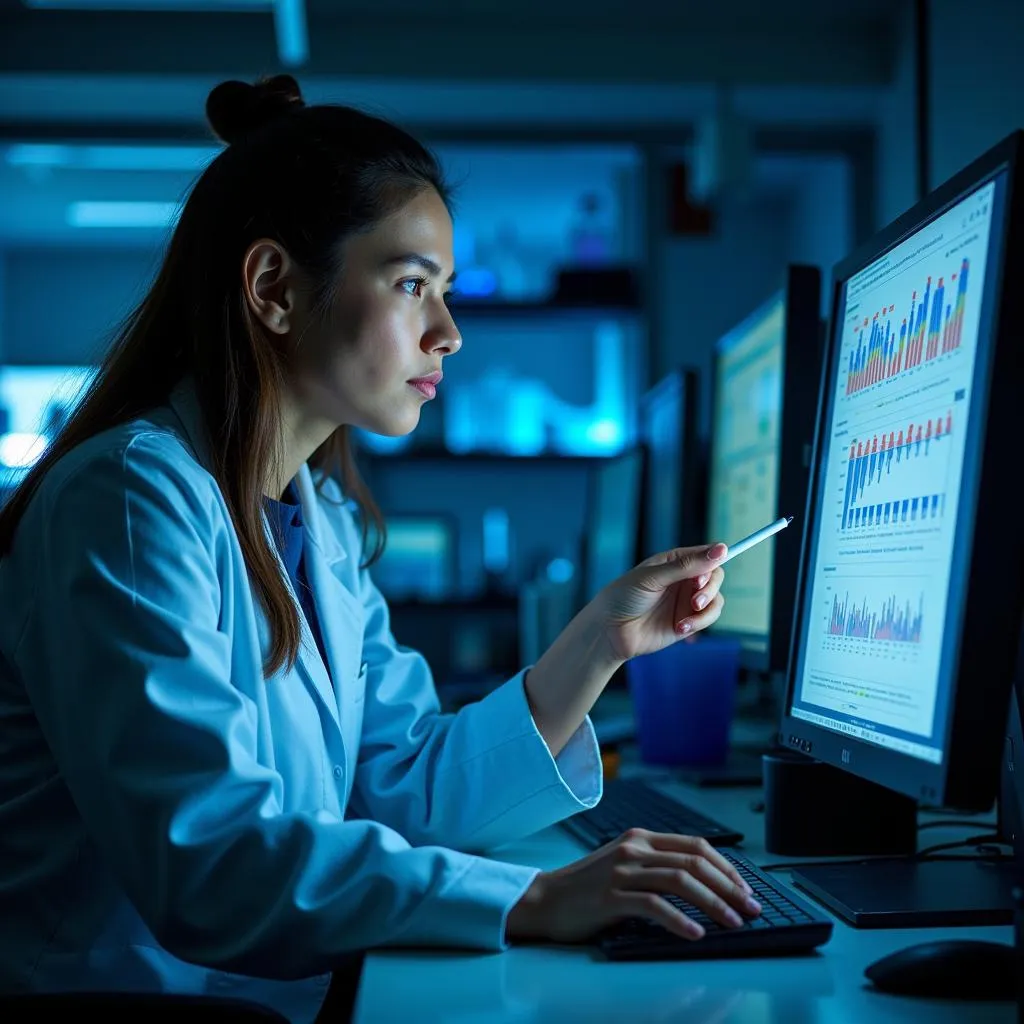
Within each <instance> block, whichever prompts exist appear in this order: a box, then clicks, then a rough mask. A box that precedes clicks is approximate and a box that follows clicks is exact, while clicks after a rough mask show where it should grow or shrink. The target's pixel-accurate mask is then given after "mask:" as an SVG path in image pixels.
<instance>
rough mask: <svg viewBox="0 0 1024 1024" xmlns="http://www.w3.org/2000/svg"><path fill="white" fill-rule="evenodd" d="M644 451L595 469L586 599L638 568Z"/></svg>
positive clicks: (587, 543)
mask: <svg viewBox="0 0 1024 1024" xmlns="http://www.w3.org/2000/svg"><path fill="white" fill-rule="evenodd" d="M642 471H643V451H642V450H641V449H639V448H633V449H630V450H629V451H626V452H623V453H622V454H621V455H616V456H613V457H612V458H610V459H606V460H602V461H601V462H600V463H599V464H598V465H597V466H595V468H594V472H593V476H592V478H591V490H590V499H589V508H588V515H587V524H586V535H585V537H584V543H583V546H584V552H585V558H586V563H585V569H584V589H585V600H587V601H589V600H590V599H591V598H592V597H594V595H595V594H597V592H598V591H599V590H600V589H601V588H602V587H604V586H606V585H607V584H609V583H611V581H612V580H614V579H616V578H617V577H619V576H621V575H622V574H623V573H625V572H628V571H629V570H630V569H632V568H633V566H634V565H636V562H637V546H638V539H639V530H640V522H639V519H640V483H641V474H642Z"/></svg>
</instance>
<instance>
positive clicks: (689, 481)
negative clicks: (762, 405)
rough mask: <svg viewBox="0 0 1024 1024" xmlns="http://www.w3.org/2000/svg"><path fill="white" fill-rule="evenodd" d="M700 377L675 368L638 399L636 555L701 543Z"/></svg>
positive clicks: (688, 369) (694, 372)
mask: <svg viewBox="0 0 1024 1024" xmlns="http://www.w3.org/2000/svg"><path fill="white" fill-rule="evenodd" d="M699 393H700V373H699V372H698V371H697V370H696V369H694V368H689V367H685V368H684V367H680V368H678V369H675V370H673V371H672V372H671V373H668V374H666V375H665V376H664V377H662V378H661V380H659V381H658V382H657V383H656V384H655V385H654V386H653V387H652V388H650V389H649V390H648V391H646V392H645V393H644V394H643V395H642V396H641V397H640V440H641V441H642V443H643V445H644V448H645V451H646V458H645V460H644V470H643V477H644V479H643V498H642V502H641V504H642V513H641V520H642V521H641V531H640V548H641V554H642V555H643V556H644V557H645V558H646V557H647V556H648V555H653V554H656V553H657V552H660V551H668V550H670V549H671V548H674V547H679V546H681V545H687V544H699V543H700V542H701V541H702V540H703V539H704V523H703V520H704V515H703V512H704V488H703V479H702V477H703V469H702V464H703V458H702V453H701V443H700V437H699V434H698V418H697V413H698V405H697V402H698V395H699Z"/></svg>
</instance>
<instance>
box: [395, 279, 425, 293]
mask: <svg viewBox="0 0 1024 1024" xmlns="http://www.w3.org/2000/svg"><path fill="white" fill-rule="evenodd" d="M426 283H427V282H426V281H424V280H423V278H422V277H411V278H409V280H408V281H403V282H402V284H401V287H402V288H403V289H404V291H405V292H406V294H407V295H419V293H420V289H421V288H422V287H423V286H424V285H425V284H426Z"/></svg>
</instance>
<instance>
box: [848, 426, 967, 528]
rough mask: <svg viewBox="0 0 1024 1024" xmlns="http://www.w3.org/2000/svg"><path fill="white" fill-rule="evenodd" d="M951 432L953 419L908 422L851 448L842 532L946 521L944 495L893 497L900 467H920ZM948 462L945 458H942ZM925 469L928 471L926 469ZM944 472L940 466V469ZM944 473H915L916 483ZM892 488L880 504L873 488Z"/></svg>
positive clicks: (888, 489)
mask: <svg viewBox="0 0 1024 1024" xmlns="http://www.w3.org/2000/svg"><path fill="white" fill-rule="evenodd" d="M952 430H953V414H952V412H947V413H946V414H945V415H944V416H938V417H936V418H935V419H929V420H926V421H924V422H922V423H913V422H912V423H910V424H908V425H907V426H906V427H901V428H900V429H898V430H891V431H889V432H888V433H885V432H883V433H881V434H875V435H873V436H872V438H871V440H870V441H861V440H854V441H853V442H852V443H851V445H850V455H849V461H848V463H847V469H846V488H845V493H844V496H843V514H842V522H841V528H842V529H844V530H850V529H858V528H861V527H886V526H898V525H903V524H907V523H913V524H919V525H920V524H922V523H928V522H931V521H933V520H935V519H938V518H940V517H941V516H942V514H943V511H944V510H945V500H946V496H945V494H944V493H943V492H942V491H938V490H935V489H931V490H925V491H924V493H922V492H921V491H920V490H919V491H918V492H917V493H910V494H907V495H906V496H905V497H904V496H902V495H900V496H897V497H894V496H893V495H892V490H893V484H895V485H897V489H898V483H899V479H900V470H901V467H903V468H904V469H906V468H909V466H910V464H911V460H913V461H914V462H915V463H918V464H920V462H921V461H923V460H927V459H928V458H929V456H931V457H932V458H935V457H936V452H937V451H939V450H940V449H941V448H942V443H943V442H946V443H947V444H948V441H947V438H948V437H949V436H950V434H951V433H952ZM942 457H943V458H945V453H943V455H942ZM922 468H927V467H923V466H922ZM939 468H941V467H939ZM942 475H943V474H941V473H924V474H922V473H917V474H915V479H917V480H918V481H920V479H921V478H922V476H923V477H925V478H927V479H930V480H936V479H940V478H941V477H942ZM883 483H889V484H890V486H889V487H888V488H883V490H885V491H886V494H885V496H884V497H883V496H882V495H878V496H877V497H876V500H874V501H872V500H871V499H872V497H873V496H875V495H874V493H873V488H874V489H875V490H876V491H877V489H878V488H879V487H880V486H881V485H882V484H883Z"/></svg>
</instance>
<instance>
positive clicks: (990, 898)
mask: <svg viewBox="0 0 1024 1024" xmlns="http://www.w3.org/2000/svg"><path fill="white" fill-rule="evenodd" d="M1021 650H1022V652H1024V645H1022V648H1021ZM1022 693H1024V671H1022V670H1018V673H1017V679H1016V687H1015V691H1014V693H1013V695H1012V697H1011V700H1010V711H1009V715H1008V717H1007V729H1006V740H1005V743H1004V748H1003V759H1002V765H1001V770H1000V786H999V800H998V808H999V839H1000V840H1001V841H1002V842H1003V843H1005V844H1007V845H1009V846H1010V847H1011V849H1012V851H1013V854H1012V856H1010V857H1006V858H1004V859H1000V860H996V859H984V858H980V857H970V858H968V857H964V858H961V859H958V860H938V859H935V860H928V859H917V858H913V857H909V856H907V857H885V858H879V859H877V860H873V861H872V860H863V861H859V862H855V863H845V864H843V863H837V864H815V865H807V866H806V867H800V868H797V869H794V871H793V874H792V879H793V882H794V884H796V885H797V886H799V887H800V888H801V889H803V890H804V891H806V892H807V893H809V894H810V895H811V896H813V897H814V898H815V899H816V900H818V901H819V902H820V903H822V904H824V905H825V906H826V907H828V909H829V910H831V911H832V912H833V913H835V914H837V915H838V916H839V917H841V918H842V919H843V920H844V921H848V922H849V923H850V924H852V925H853V926H854V927H856V928H918V927H955V926H960V925H993V924H994V925H1001V924H1012V923H1013V921H1014V911H1015V908H1017V909H1018V913H1020V912H1021V910H1024V905H1022V896H1021V895H1019V893H1020V890H1021V888H1022V887H1024V786H1022V785H1021V784H1020V782H1019V781H1018V780H1019V779H1021V778H1022V777H1024V775H1022V771H1024V699H1022V696H1021V695H1022ZM1015 889H1016V890H1017V893H1015V891H1014V890H1015ZM1020 927H1021V923H1020V921H1018V928H1020Z"/></svg>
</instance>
